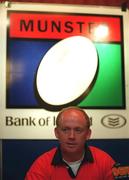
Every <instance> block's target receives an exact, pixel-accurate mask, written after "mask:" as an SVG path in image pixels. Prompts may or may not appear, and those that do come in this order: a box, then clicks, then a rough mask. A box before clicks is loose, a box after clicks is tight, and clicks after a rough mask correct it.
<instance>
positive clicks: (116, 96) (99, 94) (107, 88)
mask: <svg viewBox="0 0 129 180" xmlns="http://www.w3.org/2000/svg"><path fill="white" fill-rule="evenodd" d="M95 46H96V48H97V51H98V56H99V67H98V74H97V79H96V82H95V84H94V86H93V87H92V89H91V91H90V92H89V94H88V95H87V97H85V99H84V100H83V101H82V102H81V103H80V104H78V106H80V107H107V108H108V107H109V108H110V107H122V106H123V101H124V100H123V87H122V86H123V74H122V73H123V72H122V63H123V60H122V56H121V45H119V44H99V43H98V44H97V43H96V44H95Z"/></svg>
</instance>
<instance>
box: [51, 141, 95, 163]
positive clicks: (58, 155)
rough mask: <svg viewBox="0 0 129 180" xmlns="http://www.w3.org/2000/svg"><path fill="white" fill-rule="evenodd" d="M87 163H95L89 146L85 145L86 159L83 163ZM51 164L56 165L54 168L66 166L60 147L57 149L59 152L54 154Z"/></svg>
mask: <svg viewBox="0 0 129 180" xmlns="http://www.w3.org/2000/svg"><path fill="white" fill-rule="evenodd" d="M86 162H90V163H92V162H94V159H93V155H92V153H91V150H90V148H89V147H88V146H87V145H85V155H84V158H83V160H82V163H86ZM51 164H52V165H54V166H56V165H62V164H64V161H63V159H62V154H61V150H60V146H59V147H58V148H57V150H56V152H55V154H54V157H53V159H52V163H51Z"/></svg>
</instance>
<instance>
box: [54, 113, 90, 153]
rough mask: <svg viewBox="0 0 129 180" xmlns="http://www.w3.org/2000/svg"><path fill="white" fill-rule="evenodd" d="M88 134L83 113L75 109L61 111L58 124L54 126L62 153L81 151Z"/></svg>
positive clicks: (88, 130)
mask: <svg viewBox="0 0 129 180" xmlns="http://www.w3.org/2000/svg"><path fill="white" fill-rule="evenodd" d="M90 134H91V131H90V129H88V127H87V122H86V119H85V116H84V114H83V113H82V112H80V111H77V110H69V111H66V112H63V114H62V116H61V119H60V121H59V126H58V127H57V128H55V135H56V137H57V138H58V139H59V142H60V145H61V150H62V152H64V153H65V152H66V153H81V152H82V151H83V150H84V144H85V142H86V140H87V139H89V137H90Z"/></svg>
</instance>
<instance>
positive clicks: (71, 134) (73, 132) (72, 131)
mask: <svg viewBox="0 0 129 180" xmlns="http://www.w3.org/2000/svg"><path fill="white" fill-rule="evenodd" d="M69 138H71V139H74V138H75V131H74V130H70V132H69Z"/></svg>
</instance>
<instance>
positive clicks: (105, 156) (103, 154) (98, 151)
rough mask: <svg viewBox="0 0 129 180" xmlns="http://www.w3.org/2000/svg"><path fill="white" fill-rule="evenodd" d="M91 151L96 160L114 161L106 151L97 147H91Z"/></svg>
mask: <svg viewBox="0 0 129 180" xmlns="http://www.w3.org/2000/svg"><path fill="white" fill-rule="evenodd" d="M89 148H90V151H91V153H92V155H93V157H94V158H100V157H101V158H103V159H110V160H111V159H112V157H111V156H110V155H109V154H108V153H107V152H106V151H104V150H102V149H100V148H98V147H95V146H89Z"/></svg>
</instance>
